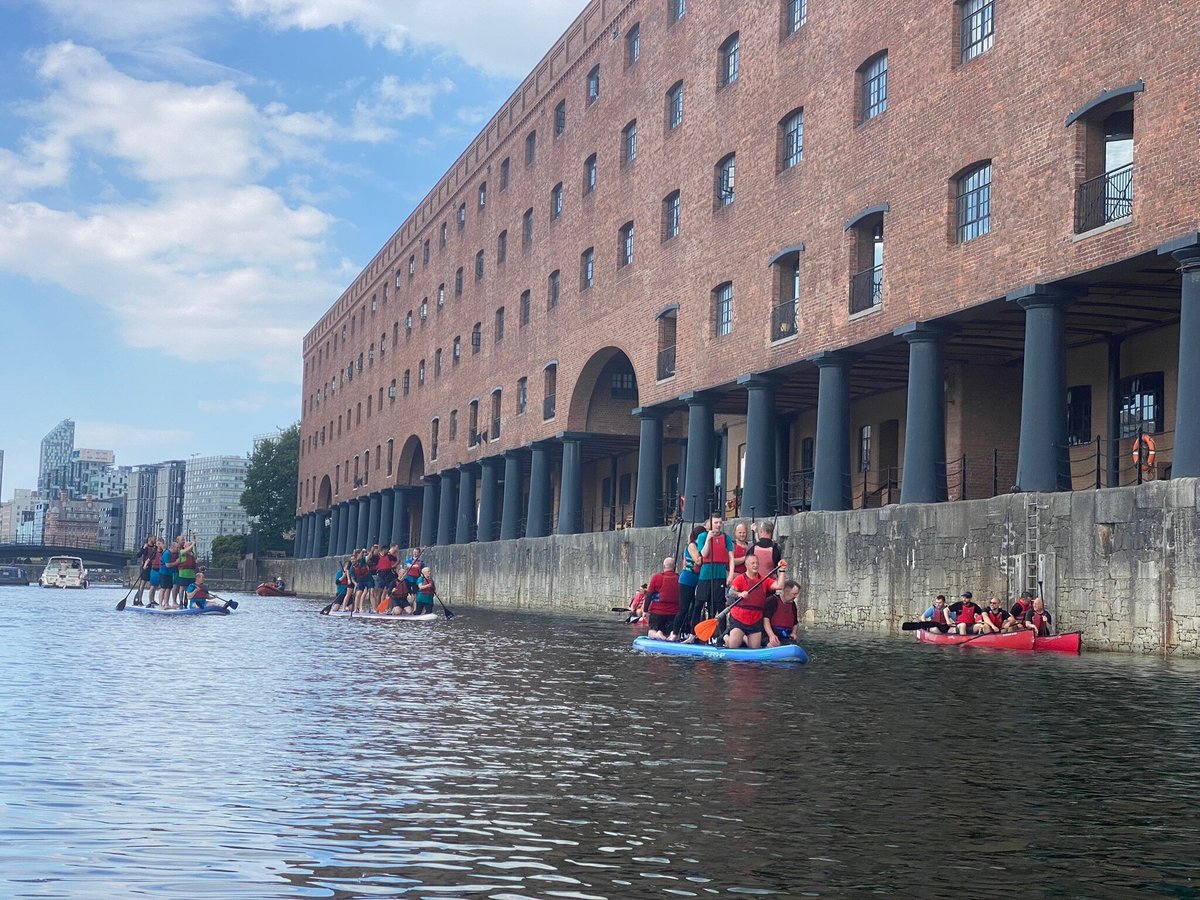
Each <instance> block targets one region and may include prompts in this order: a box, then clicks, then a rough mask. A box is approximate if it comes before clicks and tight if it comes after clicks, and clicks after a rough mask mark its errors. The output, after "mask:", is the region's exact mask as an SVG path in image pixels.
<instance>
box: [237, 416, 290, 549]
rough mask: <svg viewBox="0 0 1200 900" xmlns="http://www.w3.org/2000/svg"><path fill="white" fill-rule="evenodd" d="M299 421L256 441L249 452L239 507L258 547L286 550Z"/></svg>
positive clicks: (288, 543)
mask: <svg viewBox="0 0 1200 900" xmlns="http://www.w3.org/2000/svg"><path fill="white" fill-rule="evenodd" d="M299 473H300V423H299V422H296V423H293V424H292V425H291V426H289V427H288V428H286V429H284V430H283V431H282V432H280V434H279V436H278V437H276V438H267V439H266V440H263V441H260V442H259V444H258V446H256V447H255V448H254V452H253V453H251V454H250V468H249V469H247V470H246V490H245V491H243V492H242V508H243V509H244V510H246V514H247V515H248V516H249V517H250V521H251V523H252V524H253V526H254V530H255V531H256V532H257V533H258V540H259V549H260V550H288V549H290V548H291V546H292V538H293V536H294V534H295V529H296V484H297V482H298V479H299Z"/></svg>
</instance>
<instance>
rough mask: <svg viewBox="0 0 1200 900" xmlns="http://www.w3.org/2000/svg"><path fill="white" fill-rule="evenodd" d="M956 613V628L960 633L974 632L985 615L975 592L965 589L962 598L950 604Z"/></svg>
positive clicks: (952, 610)
mask: <svg viewBox="0 0 1200 900" xmlns="http://www.w3.org/2000/svg"><path fill="white" fill-rule="evenodd" d="M950 612H952V613H954V630H955V631H957V632H958V633H959V634H973V633H974V629H975V625H976V623H977V622H978V621H979V619H980V618H981V617H982V616H983V607H981V606H980V605H979V604H978V603H976V602H975V600H974V594H972V593H971V592H970V591H963V593H962V599H961V600H959V601H958V602H956V603H952V604H950Z"/></svg>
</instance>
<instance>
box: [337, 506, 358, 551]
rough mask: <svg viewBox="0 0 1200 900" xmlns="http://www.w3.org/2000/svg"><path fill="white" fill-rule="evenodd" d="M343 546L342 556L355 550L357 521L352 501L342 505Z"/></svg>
mask: <svg viewBox="0 0 1200 900" xmlns="http://www.w3.org/2000/svg"><path fill="white" fill-rule="evenodd" d="M341 519H342V537H341V541H342V546H341V551H340V552H341V555H342V556H347V555H349V553H350V551H351V550H353V549H354V529H355V528H356V527H357V521H358V520H357V519H356V517H355V509H354V504H353V502H352V501H350V500H347V501H346V502H345V503H343V504H342V515H341Z"/></svg>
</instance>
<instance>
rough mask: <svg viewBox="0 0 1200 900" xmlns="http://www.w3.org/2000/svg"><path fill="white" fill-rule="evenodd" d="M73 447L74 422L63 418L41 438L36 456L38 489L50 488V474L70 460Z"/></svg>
mask: <svg viewBox="0 0 1200 900" xmlns="http://www.w3.org/2000/svg"><path fill="white" fill-rule="evenodd" d="M74 449H75V422H74V420H72V419H63V420H62V421H61V422H59V423H58V424H57V425H55V426H54V427H53V428H51V429H50V431H49V432H47V433H46V436H45V437H44V438H42V447H41V453H40V455H39V457H38V490H39V491H41V492H42V493H43V494H45V493H47V492H48V491H49V490H50V480H51V474H52V473H53V472H54V471H55V470H56V469H59V468H61V467H63V466H66V465H67V464H68V463H69V462H70V461H71V451H72V450H74Z"/></svg>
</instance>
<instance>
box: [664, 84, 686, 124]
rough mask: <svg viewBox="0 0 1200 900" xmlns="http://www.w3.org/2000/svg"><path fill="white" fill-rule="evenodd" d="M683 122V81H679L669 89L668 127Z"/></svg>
mask: <svg viewBox="0 0 1200 900" xmlns="http://www.w3.org/2000/svg"><path fill="white" fill-rule="evenodd" d="M682 124H683V82H682V81H677V82H675V83H674V84H673V85H671V87H670V88H669V89H668V90H667V127H668V128H678V127H679V126H680V125H682Z"/></svg>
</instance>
